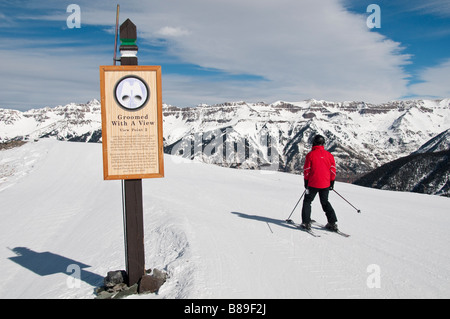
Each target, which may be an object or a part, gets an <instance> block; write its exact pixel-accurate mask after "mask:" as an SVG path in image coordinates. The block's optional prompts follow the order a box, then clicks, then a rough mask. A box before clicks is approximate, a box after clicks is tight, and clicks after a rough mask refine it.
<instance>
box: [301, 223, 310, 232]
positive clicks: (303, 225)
mask: <svg viewBox="0 0 450 319" xmlns="http://www.w3.org/2000/svg"><path fill="white" fill-rule="evenodd" d="M300 227H301V228H303V229H306V230H311V223H301V224H300Z"/></svg>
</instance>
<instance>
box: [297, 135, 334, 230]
mask: <svg viewBox="0 0 450 319" xmlns="http://www.w3.org/2000/svg"><path fill="white" fill-rule="evenodd" d="M324 145H325V138H324V137H323V136H322V135H316V136H315V137H314V140H313V147H312V150H311V152H309V153H308V155H306V159H305V165H304V167H303V172H304V173H303V174H304V181H305V189H306V193H305V198H304V200H303V208H302V224H301V225H300V226H301V227H303V228H305V229H308V230H310V229H311V203H312V201H313V200H314V198H315V197H316V195H317V193H319V198H320V203H321V205H322V209H323V211H324V212H325V215H326V216H327V219H328V223H327V224H326V226H325V227H326V228H327V229H329V230H332V231H338V227H337V224H336V222H337V218H336V213H335V212H334V209H333V207H332V206H331V204H330V202H329V201H328V194H329V192H330V190H333V187H334V180H335V178H336V162H335V160H334V157H333V155H332V154H331V153H330V152H328V151H326V150H325V149H324Z"/></svg>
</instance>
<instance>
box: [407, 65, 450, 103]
mask: <svg viewBox="0 0 450 319" xmlns="http://www.w3.org/2000/svg"><path fill="white" fill-rule="evenodd" d="M449 74H450V59H448V60H446V61H444V62H443V63H441V64H439V65H437V66H435V67H429V68H426V69H424V70H423V71H422V72H421V73H420V76H419V78H420V80H421V81H422V82H420V83H415V84H413V85H411V86H410V92H411V94H412V95H414V96H417V97H421V98H441V97H448V96H450V77H449Z"/></svg>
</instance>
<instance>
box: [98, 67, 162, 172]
mask: <svg viewBox="0 0 450 319" xmlns="http://www.w3.org/2000/svg"><path fill="white" fill-rule="evenodd" d="M100 92H101V108H102V110H101V111H102V144H103V178H104V179H105V180H113V179H142V178H155V177H164V152H163V131H162V125H163V124H162V96H161V67H160V66H132V65H127V66H123V65H121V66H100Z"/></svg>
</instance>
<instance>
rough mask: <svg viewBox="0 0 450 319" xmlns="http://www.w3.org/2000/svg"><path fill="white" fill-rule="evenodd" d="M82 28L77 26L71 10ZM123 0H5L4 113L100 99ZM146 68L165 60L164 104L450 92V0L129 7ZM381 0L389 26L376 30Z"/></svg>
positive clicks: (124, 12)
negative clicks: (371, 22)
mask: <svg viewBox="0 0 450 319" xmlns="http://www.w3.org/2000/svg"><path fill="white" fill-rule="evenodd" d="M71 3H74V4H77V5H78V6H79V7H80V28H69V27H68V24H67V18H68V17H69V16H70V15H71V13H72V12H67V7H68V6H69V5H70V4H71ZM117 3H118V1H117V0H115V1H110V0H103V1H92V0H89V1H87V0H79V1H77V0H72V1H67V2H66V1H56V0H41V1H35V0H29V1H26V0H14V1H12V0H1V1H0V37H1V41H0V61H1V62H0V63H1V70H2V71H1V73H0V84H1V87H2V88H3V89H2V94H1V95H0V108H14V109H20V110H26V109H30V108H40V107H44V106H50V107H53V106H56V105H64V104H67V103H70V102H76V103H84V102H87V101H89V100H91V99H94V98H97V99H99V96H100V93H99V92H100V87H99V66H100V65H111V64H112V56H113V48H114V23H115V12H116V5H117ZM119 4H120V18H119V21H120V23H122V22H123V21H125V20H126V19H127V18H130V19H131V20H132V21H133V22H134V23H135V24H136V25H137V29H138V43H137V44H138V46H139V53H138V58H139V64H140V65H161V66H162V79H163V84H162V86H163V101H164V103H168V104H171V105H176V106H182V107H184V106H195V105H198V104H201V103H207V104H214V103H221V102H226V101H240V100H244V101H249V102H258V101H264V102H267V103H272V102H275V101H278V100H284V101H290V102H295V101H301V100H305V99H310V98H313V99H318V100H322V99H323V100H329V101H346V100H358V101H365V102H371V103H383V102H387V101H390V100H399V99H411V98H430V99H439V98H448V97H450V79H449V76H448V74H450V1H449V0H446V1H442V0H439V1H438V0H428V1H422V0H420V1H419V0H409V1H406V0H389V1H387V0H369V1H365V0H320V1H317V0H244V1H242V0H164V1H160V0H153V1H142V0H139V1H138V0H127V1H121V2H119ZM370 4H377V5H378V6H379V8H380V12H379V13H380V14H379V17H380V19H381V21H380V22H381V25H380V26H381V27H380V28H372V29H371V28H369V27H368V25H367V18H368V17H369V16H370V15H371V14H373V13H374V12H372V11H371V12H367V7H368V6H369V5H370Z"/></svg>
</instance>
